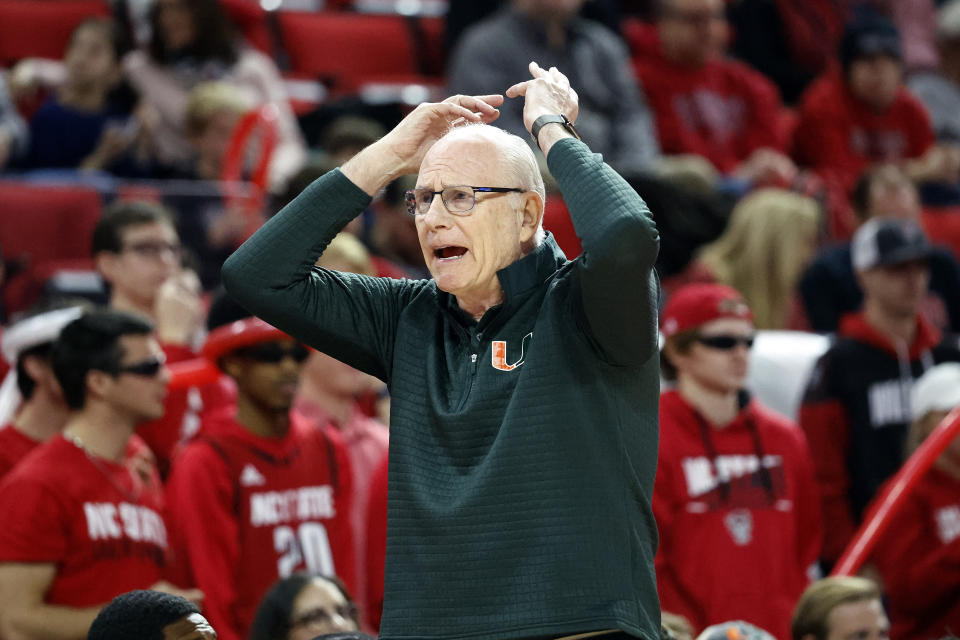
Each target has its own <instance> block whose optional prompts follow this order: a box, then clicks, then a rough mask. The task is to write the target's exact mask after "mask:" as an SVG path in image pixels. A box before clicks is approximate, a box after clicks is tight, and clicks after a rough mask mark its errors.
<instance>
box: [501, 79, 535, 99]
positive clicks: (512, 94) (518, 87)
mask: <svg viewBox="0 0 960 640" xmlns="http://www.w3.org/2000/svg"><path fill="white" fill-rule="evenodd" d="M532 82H533V80H524V81H523V82H518V83H517V84H515V85H513V86H512V87H510V88H509V89H507V97H508V98H516V97H517V96H525V95H527V89H528V88H529V87H530V84H531V83H532Z"/></svg>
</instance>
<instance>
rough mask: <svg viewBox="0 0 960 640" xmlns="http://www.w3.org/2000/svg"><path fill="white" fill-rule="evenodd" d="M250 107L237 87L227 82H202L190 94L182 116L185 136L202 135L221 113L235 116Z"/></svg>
mask: <svg viewBox="0 0 960 640" xmlns="http://www.w3.org/2000/svg"><path fill="white" fill-rule="evenodd" d="M249 107H250V105H249V104H248V101H247V100H246V99H245V98H244V95H243V93H242V92H241V91H240V89H238V88H237V87H235V86H233V85H232V84H229V83H227V82H204V83H201V84H198V85H197V86H196V87H194V89H193V91H191V92H190V99H189V100H188V102H187V109H186V113H185V116H184V128H185V129H186V132H187V135H189V136H199V135H201V134H203V132H204V130H205V129H206V128H207V125H209V124H210V120H212V119H213V117H214V116H215V115H216V114H217V113H220V112H221V111H228V112H230V113H232V114H235V115H240V114H242V113H243V112H245V111H246V110H247V109H248V108H249Z"/></svg>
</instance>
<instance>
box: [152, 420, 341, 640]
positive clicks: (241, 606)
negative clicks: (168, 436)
mask: <svg viewBox="0 0 960 640" xmlns="http://www.w3.org/2000/svg"><path fill="white" fill-rule="evenodd" d="M349 464H350V463H349V459H348V456H347V452H346V448H345V445H344V444H343V441H342V440H341V439H340V438H339V437H338V434H337V433H335V432H333V431H332V430H329V429H328V430H323V431H321V430H320V429H319V428H318V427H316V426H315V425H313V424H311V423H308V422H306V421H304V420H302V419H301V418H299V417H297V416H296V415H292V416H291V424H290V430H289V432H288V433H287V434H286V435H285V436H283V437H280V438H265V437H261V436H257V435H254V434H252V433H250V432H249V431H247V430H246V429H244V428H243V427H242V426H240V425H239V424H237V423H236V422H235V421H234V420H233V415H232V411H226V412H223V413H218V414H216V415H213V416H210V417H209V418H208V420H205V421H204V425H203V427H202V431H201V435H200V436H199V437H198V438H197V439H196V440H194V441H193V442H191V443H189V444H188V445H186V447H185V448H184V449H183V451H182V452H181V453H180V454H179V455H178V456H177V457H176V458H175V460H174V464H173V471H172V473H171V476H170V480H169V482H168V485H167V499H168V508H169V513H170V529H171V546H172V548H173V553H174V560H173V561H174V563H175V566H176V567H177V569H178V573H179V574H181V575H182V578H181V579H182V581H185V582H188V583H191V584H193V585H195V586H197V587H199V588H200V589H202V590H203V592H204V594H205V598H204V612H205V614H207V617H208V618H209V619H210V622H211V624H213V626H214V628H215V629H217V632H218V634H219V637H220V638H223V639H225V640H231V638H245V637H246V632H247V630H248V629H249V626H250V623H251V622H252V620H253V616H254V613H255V611H256V607H257V605H258V603H259V602H260V599H261V598H262V597H263V595H264V593H265V592H266V591H267V589H269V588H270V586H271V585H272V584H273V583H274V582H275V581H276V580H277V579H278V578H283V577H286V576H289V575H290V574H292V573H294V572H297V571H306V572H308V573H313V574H321V575H334V574H335V575H337V576H338V577H339V578H341V579H342V580H343V581H344V582H345V583H346V584H347V585H348V587H349V586H351V585H352V584H353V582H354V576H353V572H354V570H353V567H354V548H353V545H354V543H353V540H352V537H351V529H350V509H351V504H350V495H351V487H350V478H351V474H350V467H349Z"/></svg>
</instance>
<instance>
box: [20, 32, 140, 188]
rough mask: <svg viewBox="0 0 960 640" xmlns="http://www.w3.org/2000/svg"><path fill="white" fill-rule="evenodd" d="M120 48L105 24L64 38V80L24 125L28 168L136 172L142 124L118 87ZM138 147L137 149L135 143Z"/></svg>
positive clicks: (115, 34)
mask: <svg viewBox="0 0 960 640" xmlns="http://www.w3.org/2000/svg"><path fill="white" fill-rule="evenodd" d="M124 50H125V43H124V37H123V34H122V32H121V31H120V29H119V27H118V26H117V25H116V24H115V23H114V22H113V21H112V20H109V19H104V18H90V19H88V20H85V21H83V22H82V23H80V25H79V26H78V27H77V28H76V29H75V30H74V32H73V35H72V36H71V37H70V43H69V45H68V46H67V51H66V55H65V57H64V67H65V77H64V80H63V83H62V84H61V85H60V86H59V88H58V89H57V90H56V91H55V93H54V94H53V95H52V96H51V97H50V98H49V99H48V100H47V101H46V102H45V103H44V104H43V105H42V106H41V107H40V109H39V110H38V111H37V113H36V114H34V116H33V118H32V119H31V120H30V145H29V151H28V152H27V155H26V157H25V158H24V160H23V163H22V164H23V166H24V167H25V168H30V169H54V168H68V169H73V168H79V169H98V170H106V171H111V172H113V173H117V174H121V175H136V174H138V173H142V171H143V170H144V168H143V166H141V165H144V164H145V163H146V158H145V157H144V156H143V154H142V153H141V154H138V155H137V158H139V159H140V160H141V161H142V162H141V163H139V164H138V162H137V158H135V157H134V153H133V151H134V149H133V148H134V146H135V145H138V146H140V147H141V151H143V146H144V145H145V144H146V141H147V137H148V136H149V127H148V126H147V125H148V123H147V122H146V121H145V120H144V119H143V118H142V117H141V115H140V114H136V113H134V107H135V97H134V95H133V93H132V92H131V91H130V88H129V87H128V86H127V85H126V84H125V83H124V82H123V76H122V68H121V66H120V60H121V57H122V56H123V54H124ZM138 143H139V144H138Z"/></svg>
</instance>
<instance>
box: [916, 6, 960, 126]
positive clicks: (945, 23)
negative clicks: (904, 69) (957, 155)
mask: <svg viewBox="0 0 960 640" xmlns="http://www.w3.org/2000/svg"><path fill="white" fill-rule="evenodd" d="M936 42H937V52H938V53H939V56H940V64H939V66H938V67H936V68H932V69H925V70H923V71H921V72H919V73H915V74H913V75H911V76H910V77H909V78H908V80H907V84H908V85H909V86H910V90H911V91H913V92H914V93H915V94H916V95H917V97H918V98H920V100H922V101H923V104H924V105H925V106H926V107H927V110H928V111H929V112H930V118H931V120H932V121H933V130H934V132H935V133H936V136H937V140H939V141H940V142H944V143H949V144H960V1H958V0H951V2H946V3H944V4H943V5H942V6H941V7H940V10H939V12H938V13H937V28H936Z"/></svg>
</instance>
